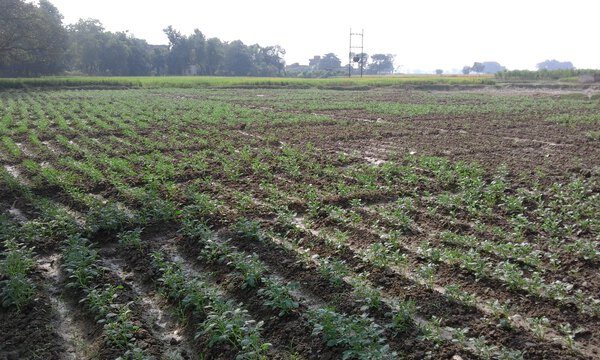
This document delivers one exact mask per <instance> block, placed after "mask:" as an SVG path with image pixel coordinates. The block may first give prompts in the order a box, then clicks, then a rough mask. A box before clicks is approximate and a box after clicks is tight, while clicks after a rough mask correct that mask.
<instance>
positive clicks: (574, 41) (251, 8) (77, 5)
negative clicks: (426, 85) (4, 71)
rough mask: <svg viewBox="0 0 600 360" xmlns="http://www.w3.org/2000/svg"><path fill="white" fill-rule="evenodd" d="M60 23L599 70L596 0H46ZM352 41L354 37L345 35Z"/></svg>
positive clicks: (306, 53) (443, 64)
mask: <svg viewBox="0 0 600 360" xmlns="http://www.w3.org/2000/svg"><path fill="white" fill-rule="evenodd" d="M50 1H51V2H52V3H53V4H54V5H55V6H56V7H57V8H58V9H59V11H60V12H61V13H62V14H63V15H64V17H65V19H64V23H65V24H70V23H74V22H76V21H77V20H78V19H79V18H94V19H98V20H100V21H101V22H102V24H103V25H104V26H105V28H106V29H107V30H110V31H124V30H129V32H130V33H133V34H134V35H135V36H136V37H139V38H143V39H146V40H147V41H148V42H149V43H151V44H166V43H167V37H166V36H165V35H164V33H163V32H162V29H164V28H165V27H167V26H168V25H173V27H174V28H176V29H178V30H180V31H181V32H182V33H184V34H190V33H191V32H192V31H193V30H194V29H195V28H198V29H199V30H200V31H202V32H203V33H204V35H205V36H206V37H207V38H209V37H218V38H220V39H221V40H223V41H233V40H238V39H239V40H242V41H243V42H244V43H245V44H247V45H251V44H255V43H258V44H260V45H261V46H267V45H281V46H282V47H283V48H285V49H286V51H287V55H286V56H285V60H286V62H287V63H288V64H291V63H294V62H299V63H300V64H308V59H309V58H312V57H313V56H314V55H323V54H325V53H328V52H333V53H335V54H336V55H337V56H338V57H339V58H340V59H342V63H347V56H348V55H347V54H348V45H349V44H348V42H349V31H350V28H351V27H352V29H353V30H356V31H360V30H361V29H364V34H365V36H364V46H365V52H366V53H367V54H370V55H371V54H375V53H391V54H395V55H396V62H395V63H396V66H400V65H401V68H400V70H401V71H402V72H409V71H414V70H416V69H421V70H425V71H433V70H434V69H437V68H441V69H444V70H445V71H449V70H451V69H453V68H454V69H462V67H463V66H464V65H472V64H473V62H475V61H498V62H499V63H500V64H502V65H504V66H506V67H507V68H508V69H532V70H533V69H535V64H537V63H539V62H541V61H544V60H546V59H556V60H559V61H571V62H572V63H573V65H575V67H577V68H600V46H599V45H598V35H599V34H600V31H599V28H598V25H599V22H598V13H599V10H600V3H598V2H597V1H596V0H569V1H560V2H558V1H552V0H545V1H540V0H504V1H498V0H497V1H494V2H493V3H492V2H490V1H485V0H447V1H443V0H404V1H402V0H399V1H398V0H397V1H373V2H370V1H355V0H345V1H340V0H329V1H328V0H303V1H275V0H208V1H206V0H204V1H185V0H169V1H148V0H50ZM353 39H354V40H353V41H358V40H359V39H360V38H359V37H353Z"/></svg>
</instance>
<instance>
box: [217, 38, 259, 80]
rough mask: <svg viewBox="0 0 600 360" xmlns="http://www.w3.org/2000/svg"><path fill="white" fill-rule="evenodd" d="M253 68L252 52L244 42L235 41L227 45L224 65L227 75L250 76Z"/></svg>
mask: <svg viewBox="0 0 600 360" xmlns="http://www.w3.org/2000/svg"><path fill="white" fill-rule="evenodd" d="M253 66H254V63H253V61H252V56H251V52H250V50H249V48H248V47H247V46H246V45H244V43H243V42H241V41H240V40H235V41H232V42H231V43H229V44H227V45H226V47H225V58H224V64H223V71H224V73H225V75H231V76H248V75H251V74H252V71H253Z"/></svg>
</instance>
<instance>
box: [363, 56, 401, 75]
mask: <svg viewBox="0 0 600 360" xmlns="http://www.w3.org/2000/svg"><path fill="white" fill-rule="evenodd" d="M394 58H395V56H394V55H392V54H374V55H372V56H371V64H369V70H370V71H369V72H370V73H374V74H378V75H380V74H392V73H393V72H394Z"/></svg>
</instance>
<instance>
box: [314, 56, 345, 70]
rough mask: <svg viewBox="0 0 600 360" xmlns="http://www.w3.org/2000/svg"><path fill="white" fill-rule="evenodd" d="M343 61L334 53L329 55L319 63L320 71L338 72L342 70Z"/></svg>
mask: <svg viewBox="0 0 600 360" xmlns="http://www.w3.org/2000/svg"><path fill="white" fill-rule="evenodd" d="M341 66H342V61H341V60H340V58H338V57H337V55H335V54H334V53H328V54H325V55H323V57H322V58H321V60H320V61H319V65H318V68H319V69H320V70H337V69H339V68H341Z"/></svg>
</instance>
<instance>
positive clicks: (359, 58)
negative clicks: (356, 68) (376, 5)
mask: <svg viewBox="0 0 600 360" xmlns="http://www.w3.org/2000/svg"><path fill="white" fill-rule="evenodd" d="M356 36H360V45H356V46H353V45H352V37H356ZM364 45H365V29H362V30H361V32H352V28H350V48H349V51H348V77H352V63H353V62H357V63H359V65H360V77H362V76H363V67H364V59H363V55H364V53H365V48H364ZM352 49H360V54H359V55H354V57H352Z"/></svg>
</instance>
